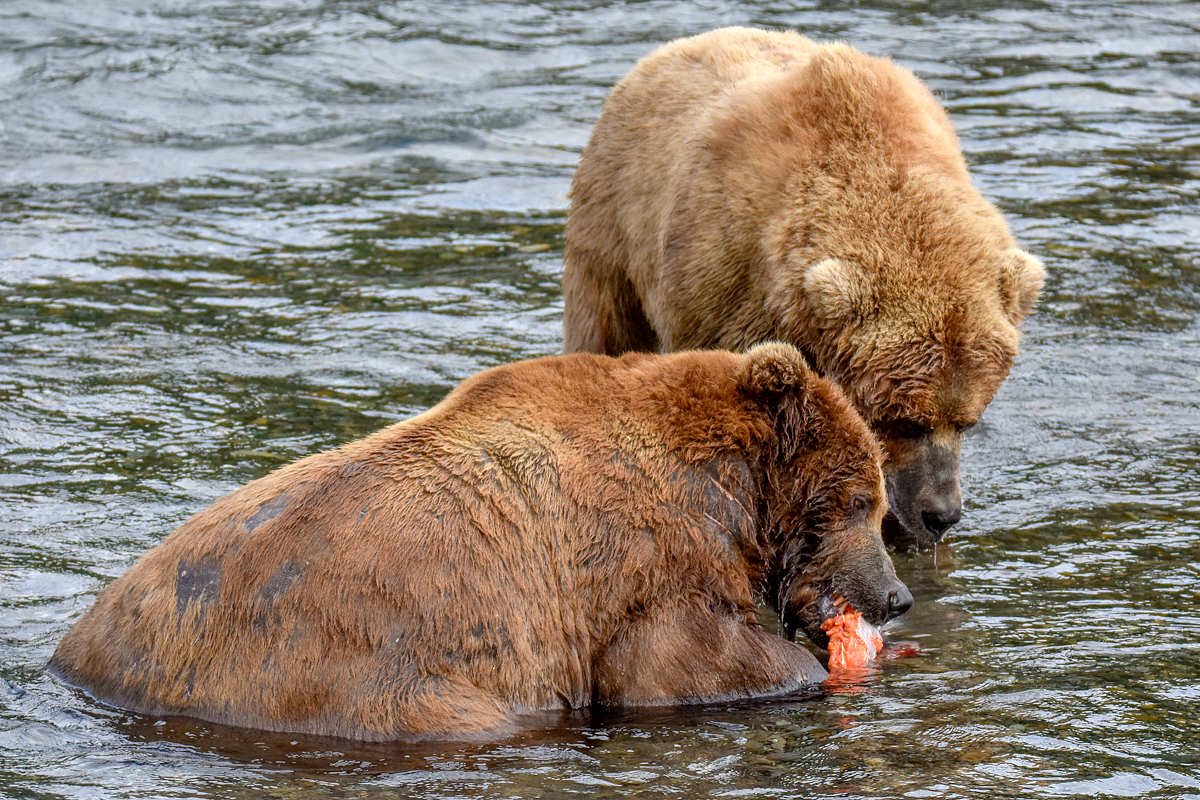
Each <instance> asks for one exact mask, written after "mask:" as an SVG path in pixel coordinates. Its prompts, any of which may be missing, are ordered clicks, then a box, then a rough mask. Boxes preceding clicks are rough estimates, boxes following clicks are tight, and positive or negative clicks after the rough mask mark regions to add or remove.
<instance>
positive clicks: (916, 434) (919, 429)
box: [888, 419, 933, 439]
mask: <svg viewBox="0 0 1200 800" xmlns="http://www.w3.org/2000/svg"><path fill="white" fill-rule="evenodd" d="M888 432H889V433H891V434H892V436H894V437H896V438H897V439H920V438H921V437H922V436H925V435H927V434H929V433H932V432H933V431H932V429H931V428H929V427H927V426H925V425H922V424H921V423H919V422H913V421H912V420H911V419H898V420H896V421H895V422H893V423H891V424H890V425H888Z"/></svg>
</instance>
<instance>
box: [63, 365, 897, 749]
mask: <svg viewBox="0 0 1200 800" xmlns="http://www.w3.org/2000/svg"><path fill="white" fill-rule="evenodd" d="M879 464H880V455H879V451H878V447H877V445H876V444H875V442H874V440H873V438H872V437H871V435H870V433H869V431H868V430H867V428H866V426H865V425H864V424H863V422H862V420H861V419H860V418H859V417H858V415H857V414H855V413H854V411H853V409H852V408H851V407H850V405H849V403H848V402H847V401H846V399H845V397H844V396H843V395H842V393H841V392H840V391H839V390H838V389H837V387H836V386H834V385H833V384H832V383H830V382H829V381H827V380H825V379H822V378H819V377H817V376H816V375H815V373H813V372H811V371H810V370H809V369H808V368H807V367H806V366H805V364H804V362H803V360H802V358H801V356H800V354H799V353H798V352H797V351H796V350H795V349H794V348H792V347H790V346H788V345H782V344H768V345H763V346H760V347H757V348H755V349H753V350H751V351H750V352H749V353H747V354H746V355H744V356H740V355H734V354H732V353H727V352H684V353H678V354H674V355H670V356H650V355H643V354H631V355H627V356H625V357H623V358H620V359H615V358H608V357H604V356H593V355H576V356H560V357H556V358H547V359H541V360H535V361H527V362H522V363H517V364H511V365H508V366H503V367H498V368H496V369H492V370H489V371H487V372H483V373H481V374H479V375H477V376H475V377H473V378H471V379H469V380H467V381H466V382H464V383H463V385H462V386H460V387H459V388H458V389H456V390H455V391H453V392H452V393H451V394H450V395H449V396H447V398H446V399H445V400H443V401H442V402H441V403H440V404H438V405H437V406H435V407H434V408H432V409H431V410H429V411H428V412H426V413H424V414H421V415H419V416H417V417H414V418H413V419H410V420H408V421H406V422H401V423H398V424H396V425H393V426H391V427H389V428H386V429H384V430H383V431H380V432H379V433H377V434H375V435H373V436H370V437H368V438H366V439H363V440H361V441H358V442H355V443H353V444H350V445H347V446H345V447H343V448H341V449H339V450H335V451H332V452H328V453H322V454H319V455H315V456H311V457H309V458H306V459H303V460H301V461H299V462H296V463H295V464H292V465H290V466H288V467H284V468H283V469H280V470H278V471H277V472H274V473H272V474H271V475H268V476H267V477H265V478H262V479H260V480H257V481H254V482H252V483H250V484H248V485H246V486H245V487H243V488H241V489H239V490H238V491H236V492H234V493H233V494H231V495H229V496H228V497H225V498H224V499H222V500H219V501H217V502H216V503H215V504H214V505H213V506H212V507H210V508H209V509H208V510H206V511H204V512H202V513H200V514H198V515H196V516H195V517H193V518H192V519H190V520H189V521H187V522H186V523H185V524H184V525H183V526H182V527H181V528H179V530H177V531H175V533H173V534H172V535H171V536H170V537H169V538H168V539H167V540H166V541H165V542H164V543H163V544H161V545H159V546H158V547H156V548H155V549H153V550H152V551H150V552H149V553H148V554H147V555H145V556H144V557H143V558H142V559H141V560H140V561H139V562H138V563H137V564H135V565H134V566H133V568H132V569H130V571H129V572H128V573H126V574H125V575H124V576H123V577H121V578H119V579H118V580H117V581H115V582H114V583H113V584H112V585H110V586H109V587H108V588H106V589H105V590H104V591H103V592H101V594H100V596H99V598H98V599H97V600H96V604H95V605H94V606H93V607H92V608H91V609H90V610H89V611H88V612H87V613H86V614H85V615H84V616H83V618H82V619H80V620H79V622H78V623H76V625H75V626H74V627H73V628H71V630H70V631H69V632H68V633H67V635H66V637H65V638H64V639H63V641H62V643H61V644H60V645H59V647H58V650H57V652H56V653H55V654H54V658H53V659H52V661H51V669H52V671H53V672H55V673H56V674H58V675H60V676H61V677H63V678H64V679H66V680H67V681H69V682H71V683H73V684H76V685H78V686H81V687H83V688H85V689H87V690H88V691H89V692H91V693H92V694H93V695H95V696H96V697H97V698H99V699H101V700H103V701H106V702H108V703H112V704H114V705H117V706H121V707H124V708H129V709H133V710H136V711H141V712H144V713H148V714H153V715H185V716H192V717H199V718H201V719H205V720H210V721H214V722H218V723H225V724H231V725H238V726H244V727H254V728H262V729H268V730H280V731H291V732H308V733H315V734H325V735H334V736H342V737H351V738H358V739H372V740H386V739H404V738H423V737H467V736H472V735H480V734H488V733H492V734H495V733H503V732H504V731H507V730H510V729H512V728H513V727H514V726H515V725H516V724H518V723H519V721H520V717H521V715H522V713H524V712H531V711H535V710H544V709H560V708H586V707H591V706H597V705H639V704H662V703H679V702H696V701H704V700H713V699H719V698H736V697H746V696H753V695H763V694H769V693H779V692H786V691H788V690H791V689H794V688H797V687H799V686H802V685H804V684H808V683H814V682H818V681H821V680H823V679H824V678H825V677H826V673H825V670H824V669H823V668H822V667H821V665H820V664H819V662H818V661H817V660H816V658H815V657H814V656H813V655H812V654H811V653H810V652H809V651H808V650H806V649H805V648H803V647H801V646H800V645H798V644H795V643H793V642H790V641H787V640H785V639H783V638H780V637H779V636H776V635H773V634H770V633H768V632H766V631H765V630H764V629H762V628H761V627H760V626H759V623H758V622H757V621H756V616H755V614H756V603H758V602H768V603H771V604H773V605H774V606H775V607H776V608H777V610H778V612H779V614H780V618H781V619H782V620H783V622H784V624H785V625H786V627H787V629H788V631H789V634H791V635H794V633H795V631H796V630H803V631H804V632H805V633H806V634H808V636H809V637H810V638H812V639H813V640H814V641H816V642H817V643H818V644H822V645H823V644H824V643H825V634H824V633H823V632H822V630H821V625H822V622H823V621H824V620H825V619H827V618H829V617H831V616H834V615H835V614H837V613H838V611H839V609H838V608H837V607H836V605H835V604H834V601H833V598H834V595H835V594H839V595H840V596H841V598H845V599H846V600H848V601H849V602H850V603H851V604H853V606H854V607H855V608H857V609H858V610H859V611H861V612H862V613H863V614H864V616H866V617H867V618H868V619H869V620H870V621H872V622H874V623H876V624H881V623H883V622H884V621H886V620H887V619H889V618H891V617H893V616H896V615H897V614H901V613H903V612H904V611H905V610H906V609H907V608H908V606H909V605H910V604H911V603H912V597H911V595H910V594H909V593H908V590H907V589H906V588H905V587H904V585H903V584H902V583H900V581H899V580H897V578H896V574H895V572H894V571H893V569H892V564H891V561H890V559H889V558H888V555H887V553H886V551H885V550H884V547H883V543H882V540H881V538H880V531H879V526H880V522H881V520H882V518H883V514H884V507H885V505H886V502H885V496H884V489H883V479H882V473H881V471H880V466H879ZM839 600H840V598H839Z"/></svg>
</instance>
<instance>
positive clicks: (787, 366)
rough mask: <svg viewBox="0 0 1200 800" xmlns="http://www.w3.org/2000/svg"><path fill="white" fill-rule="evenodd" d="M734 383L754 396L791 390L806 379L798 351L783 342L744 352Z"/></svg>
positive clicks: (803, 364)
mask: <svg viewBox="0 0 1200 800" xmlns="http://www.w3.org/2000/svg"><path fill="white" fill-rule="evenodd" d="M743 358H744V359H745V360H744V361H743V362H742V371H741V374H740V375H739V376H738V383H739V384H740V385H741V386H742V388H744V389H745V390H746V391H748V392H750V393H751V394H754V395H758V396H771V395H778V394H782V393H784V392H787V391H789V390H791V389H792V388H794V387H796V386H797V385H799V384H802V383H803V382H804V380H805V379H806V378H807V377H808V375H810V374H811V373H810V371H809V368H808V363H807V362H806V361H805V360H804V356H802V355H800V351H799V350H797V349H796V348H795V347H792V346H791V345H790V344H786V343H785V342H765V343H763V344H760V345H755V346H754V347H752V348H751V349H750V350H748V351H746V354H745V356H743Z"/></svg>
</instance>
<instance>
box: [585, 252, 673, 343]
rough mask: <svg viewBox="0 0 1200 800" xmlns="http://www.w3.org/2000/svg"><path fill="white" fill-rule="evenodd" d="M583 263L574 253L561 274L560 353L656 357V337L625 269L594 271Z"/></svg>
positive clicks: (608, 267) (609, 268)
mask: <svg viewBox="0 0 1200 800" xmlns="http://www.w3.org/2000/svg"><path fill="white" fill-rule="evenodd" d="M580 262H583V265H582V266H581V265H580ZM587 262H588V259H587V258H583V257H580V256H578V255H576V257H575V258H572V259H568V262H567V267H566V270H565V272H564V273H563V297H564V299H565V307H564V309H563V352H564V353H600V354H602V355H610V356H619V355H621V354H622V353H628V352H630V351H639V352H645V353H657V352H658V336H657V334H655V332H654V328H653V327H651V325H650V321H649V320H648V319H646V314H645V312H644V311H643V310H642V303H641V300H639V299H638V296H637V292H636V291H635V290H634V288H633V284H632V283H630V282H629V279H628V278H627V277H625V274H624V271H623V270H620V269H617V268H615V267H612V266H611V265H606V267H605V269H604V270H596V269H592V268H590V266H588V265H587ZM602 273H604V275H607V276H609V277H605V276H604V275H602Z"/></svg>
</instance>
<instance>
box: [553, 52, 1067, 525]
mask: <svg viewBox="0 0 1200 800" xmlns="http://www.w3.org/2000/svg"><path fill="white" fill-rule="evenodd" d="M1042 275H1043V271H1042V267H1041V265H1040V264H1039V263H1038V261H1037V260H1036V259H1034V258H1033V257H1032V256H1029V255H1028V254H1027V253H1024V252H1023V251H1021V250H1019V249H1018V248H1017V246H1016V243H1015V242H1014V241H1013V238H1012V236H1011V234H1010V232H1009V230H1008V227H1007V225H1006V224H1005V222H1004V220H1003V219H1002V218H1001V216H1000V214H999V213H998V212H997V211H996V209H995V208H994V207H993V206H992V205H991V204H990V203H988V202H987V201H986V200H984V199H983V197H981V196H980V194H979V193H978V192H977V191H976V189H975V188H974V186H973V185H972V183H971V178H970V175H969V174H968V172H967V167H966V163H965V162H964V160H963V158H962V155H961V153H960V152H959V149H958V142H957V139H956V137H955V134H954V131H953V128H952V127H951V124H950V121H949V119H948V118H947V117H946V114H945V113H944V112H943V110H942V109H941V107H940V106H939V105H938V104H937V102H936V101H935V100H934V98H933V97H932V95H930V93H929V91H928V90H927V89H926V88H925V87H924V86H923V85H922V84H921V82H920V81H919V80H917V78H916V77H915V76H913V74H912V73H911V72H909V71H908V70H905V69H903V68H901V67H899V66H897V65H895V64H893V63H891V62H890V61H887V60H884V59H879V58H872V57H868V56H866V55H863V54H862V53H860V52H858V51H857V50H855V49H853V48H852V47H849V46H847V45H844V44H828V45H820V44H816V43H814V42H812V41H810V40H809V39H806V38H805V37H803V36H800V35H799V34H796V33H793V32H768V31H759V30H751V29H747V28H727V29H722V30H718V31H714V32H711V33H707V34H703V35H700V36H695V37H692V38H688V39H681V40H679V41H676V42H672V43H670V44H668V45H665V46H664V47H662V48H660V49H658V50H656V51H655V52H653V53H651V54H650V55H649V56H647V57H646V58H644V59H643V60H641V61H640V62H638V64H637V66H636V67H635V68H634V69H633V71H632V72H631V73H630V74H629V75H628V76H627V77H626V78H625V79H624V80H622V81H621V82H620V83H619V84H618V85H617V86H616V88H615V89H614V90H613V92H612V94H611V95H610V96H609V98H608V100H607V102H606V104H605V107H604V113H603V114H602V116H601V117H600V120H599V122H598V123H597V124H596V128H595V131H594V132H593V134H592V138H591V140H590V142H589V143H588V145H587V148H586V149H585V150H584V153H583V157H582V160H581V162H580V165H579V169H578V171H577V172H576V174H575V178H574V182H573V184H572V187H571V212H570V216H569V218H568V221H567V239H566V265H565V271H564V275H563V292H564V295H565V298H566V306H565V314H564V326H563V327H564V350H565V351H566V352H578V351H589V352H598V353H608V354H613V355H615V354H619V353H623V352H627V351H630V350H642V351H650V352H656V351H672V350H681V349H688V348H712V347H721V348H728V349H733V350H744V349H745V348H747V347H749V346H751V345H753V344H755V343H756V342H760V341H764V340H769V339H782V340H785V341H788V342H791V343H792V344H794V345H796V346H797V347H799V348H800V349H801V351H803V352H804V353H805V355H806V356H807V357H808V359H809V361H810V363H811V364H812V365H813V366H814V367H815V368H816V369H817V370H818V371H819V372H821V373H822V374H823V375H826V376H828V377H831V378H833V379H834V380H835V381H836V382H837V383H838V384H839V385H840V386H841V387H842V389H843V390H844V391H845V392H846V393H847V395H848V396H849V397H850V399H851V401H852V402H853V403H854V405H855V407H856V408H857V409H858V410H859V411H860V413H862V414H863V416H864V417H865V418H866V419H867V421H868V422H869V423H870V424H871V426H872V428H873V429H874V431H875V432H876V433H877V434H878V435H879V436H880V438H881V440H882V441H883V444H884V449H885V458H886V461H887V463H886V465H885V469H886V471H887V474H888V488H889V494H890V496H891V498H892V501H893V502H892V505H893V510H894V511H895V513H896V514H897V516H898V517H899V518H900V521H901V522H902V523H903V525H904V527H905V528H906V529H907V530H908V532H909V533H910V534H911V535H912V536H914V537H916V538H917V539H918V540H919V541H930V540H936V538H937V536H939V535H940V533H941V531H940V530H934V529H930V528H929V527H928V526H927V525H926V524H925V521H924V519H930V520H936V519H941V520H942V521H945V520H946V519H951V518H952V519H957V514H958V508H959V505H960V497H959V488H958V452H959V446H960V442H961V431H962V430H963V429H964V428H966V427H968V426H970V425H971V424H973V423H974V422H975V421H976V420H978V418H979V416H980V414H981V413H982V412H983V410H984V408H985V407H986V406H987V404H988V403H989V402H990V401H991V398H992V396H993V395H994V394H995V392H996V390H997V389H998V388H999V386H1000V384H1001V382H1002V381H1003V380H1004V378H1005V377H1006V376H1007V374H1008V372H1009V369H1010V368H1011V366H1012V362H1013V358H1014V357H1015V355H1016V353H1017V344H1018V340H1019V335H1018V331H1017V325H1018V324H1019V323H1020V322H1021V320H1022V319H1023V318H1024V317H1025V315H1026V314H1028V313H1029V311H1030V309H1031V308H1032V306H1033V303H1034V301H1035V300H1036V298H1037V295H1038V292H1039V291H1040V289H1041V285H1042ZM923 515H924V518H923ZM939 525H940V523H934V528H937V527H938V526H939Z"/></svg>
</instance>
